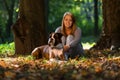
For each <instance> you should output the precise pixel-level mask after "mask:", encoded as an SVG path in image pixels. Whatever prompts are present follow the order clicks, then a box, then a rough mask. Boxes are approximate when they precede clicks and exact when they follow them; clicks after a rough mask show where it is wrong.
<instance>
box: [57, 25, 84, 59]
mask: <svg viewBox="0 0 120 80" xmlns="http://www.w3.org/2000/svg"><path fill="white" fill-rule="evenodd" d="M55 32H58V33H61V27H58V28H57V29H56V30H55ZM73 36H74V38H73V40H71V41H70V42H69V46H70V50H69V51H68V53H67V54H69V55H68V56H70V57H71V58H74V57H75V56H77V55H79V56H80V55H83V47H82V44H81V29H80V28H79V27H77V29H76V30H75V32H74V34H73ZM63 42H64V41H63Z"/></svg>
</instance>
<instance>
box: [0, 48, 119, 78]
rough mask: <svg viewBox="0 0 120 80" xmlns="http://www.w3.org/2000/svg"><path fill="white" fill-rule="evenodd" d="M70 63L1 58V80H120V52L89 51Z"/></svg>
mask: <svg viewBox="0 0 120 80" xmlns="http://www.w3.org/2000/svg"><path fill="white" fill-rule="evenodd" d="M85 54H86V56H85V57H80V58H78V59H69V60H68V61H57V60H56V61H52V62H51V61H48V60H45V59H39V60H34V59H33V58H32V57H31V56H30V55H28V56H19V57H3V58H0V80H120V56H119V55H120V52H117V53H116V52H114V51H113V52H111V51H109V50H102V51H89V50H86V51H85Z"/></svg>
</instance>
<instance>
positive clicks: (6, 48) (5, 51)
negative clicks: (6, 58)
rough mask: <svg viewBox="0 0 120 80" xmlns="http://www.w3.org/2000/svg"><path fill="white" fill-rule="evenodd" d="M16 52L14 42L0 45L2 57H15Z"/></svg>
mask: <svg viewBox="0 0 120 80" xmlns="http://www.w3.org/2000/svg"><path fill="white" fill-rule="evenodd" d="M14 51H15V48H14V42H12V43H5V44H0V55H13V54H14Z"/></svg>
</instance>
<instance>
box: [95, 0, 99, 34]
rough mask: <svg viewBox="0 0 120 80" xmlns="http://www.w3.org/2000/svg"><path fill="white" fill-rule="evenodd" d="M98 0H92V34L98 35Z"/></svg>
mask: <svg viewBox="0 0 120 80" xmlns="http://www.w3.org/2000/svg"><path fill="white" fill-rule="evenodd" d="M98 33H99V32H98V0H94V35H95V36H98Z"/></svg>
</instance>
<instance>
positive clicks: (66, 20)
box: [55, 12, 84, 60]
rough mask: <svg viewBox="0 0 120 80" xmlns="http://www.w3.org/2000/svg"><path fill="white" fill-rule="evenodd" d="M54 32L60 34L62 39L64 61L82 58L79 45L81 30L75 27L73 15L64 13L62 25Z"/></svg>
mask: <svg viewBox="0 0 120 80" xmlns="http://www.w3.org/2000/svg"><path fill="white" fill-rule="evenodd" d="M55 32H58V33H62V34H63V35H64V37H63V38H62V42H63V44H64V53H65V56H66V60H67V59H68V58H75V57H79V56H83V55H84V53H83V47H82V44H81V29H80V28H79V27H77V26H76V23H75V18H74V15H73V14H72V13H70V12H65V14H64V15H63V19H62V25H61V26H60V27H58V28H57V29H56V30H55Z"/></svg>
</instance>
